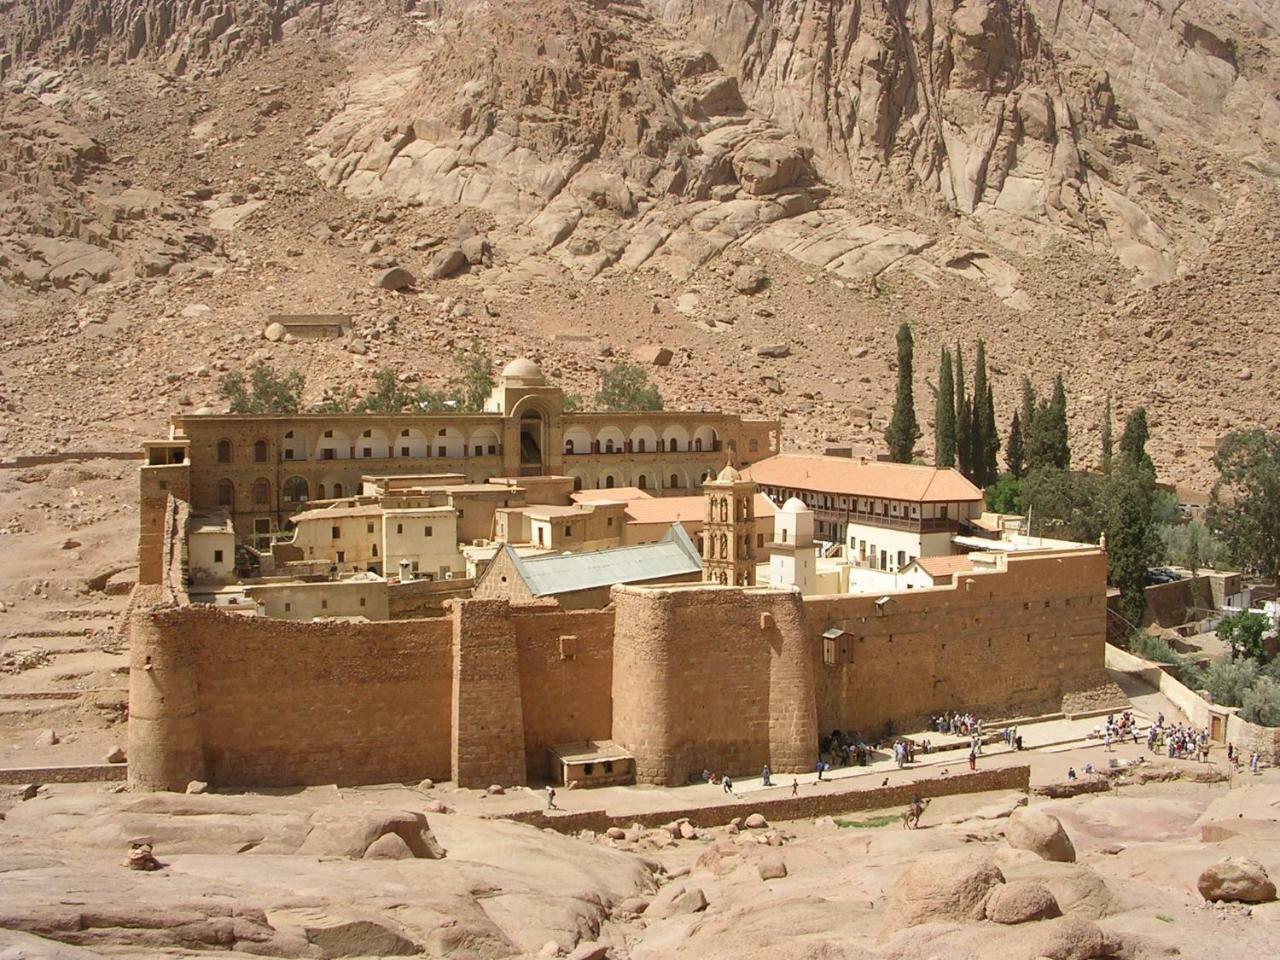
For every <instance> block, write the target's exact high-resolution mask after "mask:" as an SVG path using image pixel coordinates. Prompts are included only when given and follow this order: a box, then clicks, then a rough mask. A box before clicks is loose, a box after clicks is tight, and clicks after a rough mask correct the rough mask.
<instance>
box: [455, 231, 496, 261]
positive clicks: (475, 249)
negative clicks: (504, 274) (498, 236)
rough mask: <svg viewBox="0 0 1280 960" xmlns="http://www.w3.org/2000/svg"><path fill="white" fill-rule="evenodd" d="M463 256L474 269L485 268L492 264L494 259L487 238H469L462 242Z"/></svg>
mask: <svg viewBox="0 0 1280 960" xmlns="http://www.w3.org/2000/svg"><path fill="white" fill-rule="evenodd" d="M459 249H461V250H462V255H463V256H464V257H466V258H467V263H468V264H470V265H471V266H473V267H479V266H484V265H486V264H488V263H490V262H492V260H493V257H492V253H491V251H490V249H489V238H488V237H486V236H482V235H481V236H474V237H467V239H465V240H463V241H462V246H461V247H460V248H459Z"/></svg>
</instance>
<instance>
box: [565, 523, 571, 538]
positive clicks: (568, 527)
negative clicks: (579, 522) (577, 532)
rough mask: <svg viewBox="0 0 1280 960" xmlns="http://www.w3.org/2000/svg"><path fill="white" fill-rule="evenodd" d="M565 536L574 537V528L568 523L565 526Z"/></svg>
mask: <svg viewBox="0 0 1280 960" xmlns="http://www.w3.org/2000/svg"><path fill="white" fill-rule="evenodd" d="M564 535H565V536H566V537H572V536H573V527H572V526H571V525H569V524H567V523H566V524H565V525H564Z"/></svg>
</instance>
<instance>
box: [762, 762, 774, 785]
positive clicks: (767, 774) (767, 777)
mask: <svg viewBox="0 0 1280 960" xmlns="http://www.w3.org/2000/svg"><path fill="white" fill-rule="evenodd" d="M760 779H761V780H763V781H764V786H766V787H772V786H773V771H772V770H770V769H769V765H768V764H767V763H766V764H765V765H764V769H763V770H761V771H760Z"/></svg>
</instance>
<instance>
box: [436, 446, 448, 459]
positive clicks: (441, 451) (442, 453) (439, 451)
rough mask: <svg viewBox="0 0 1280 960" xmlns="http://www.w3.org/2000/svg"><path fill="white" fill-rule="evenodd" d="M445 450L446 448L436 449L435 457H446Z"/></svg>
mask: <svg viewBox="0 0 1280 960" xmlns="http://www.w3.org/2000/svg"><path fill="white" fill-rule="evenodd" d="M447 450H448V448H447V447H437V448H436V456H438V457H443V456H446V455H447Z"/></svg>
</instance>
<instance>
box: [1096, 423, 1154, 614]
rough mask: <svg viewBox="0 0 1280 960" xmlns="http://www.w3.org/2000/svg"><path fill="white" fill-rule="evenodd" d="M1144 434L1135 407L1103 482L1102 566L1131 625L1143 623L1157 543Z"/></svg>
mask: <svg viewBox="0 0 1280 960" xmlns="http://www.w3.org/2000/svg"><path fill="white" fill-rule="evenodd" d="M1147 436H1148V432H1147V411H1146V410H1145V409H1143V408H1142V407H1139V408H1138V409H1136V410H1134V411H1133V413H1131V414H1129V418H1128V420H1126V421H1125V428H1124V433H1123V435H1122V436H1121V437H1120V456H1119V457H1118V458H1117V461H1116V464H1115V467H1114V469H1113V470H1112V472H1111V473H1110V474H1109V475H1108V477H1107V481H1106V482H1107V486H1106V496H1107V511H1106V516H1105V522H1106V531H1107V570H1108V575H1109V579H1110V581H1111V583H1112V585H1113V586H1115V587H1117V588H1119V590H1120V612H1121V614H1122V615H1123V616H1124V617H1125V619H1126V620H1128V621H1129V622H1130V623H1131V624H1132V625H1133V626H1135V627H1139V626H1141V625H1142V617H1143V616H1144V611H1145V609H1146V592H1145V588H1146V582H1147V570H1148V568H1149V567H1150V564H1151V561H1152V559H1153V557H1154V554H1155V549H1154V548H1155V544H1156V537H1155V531H1154V517H1153V513H1154V506H1155V490H1156V475H1155V467H1154V465H1153V464H1152V462H1151V457H1150V456H1148V455H1147V449H1146V446H1147Z"/></svg>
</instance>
